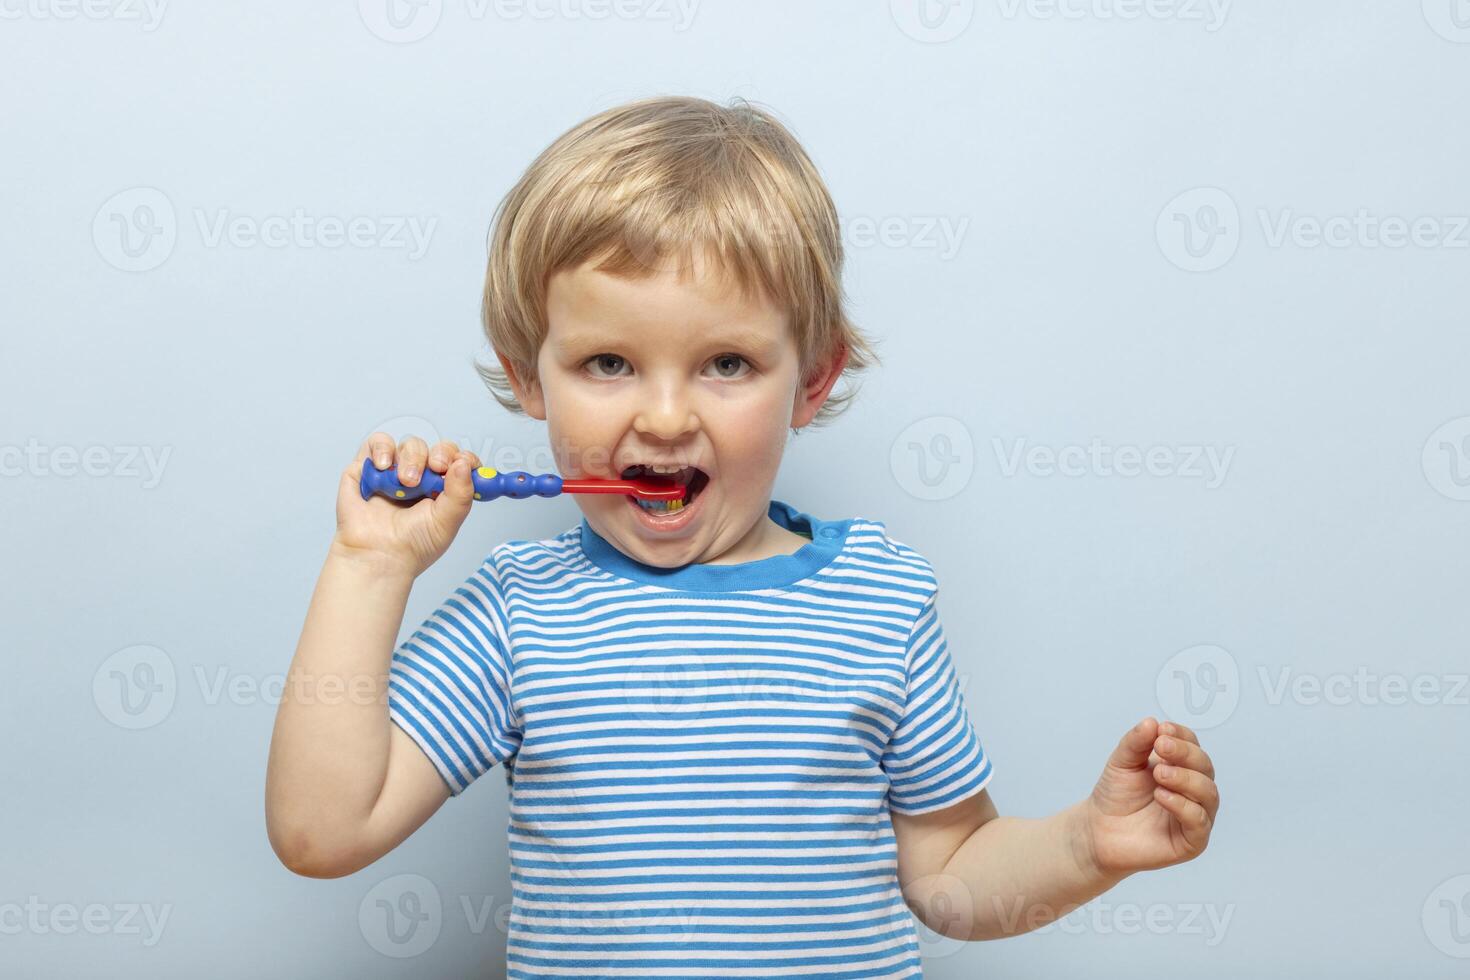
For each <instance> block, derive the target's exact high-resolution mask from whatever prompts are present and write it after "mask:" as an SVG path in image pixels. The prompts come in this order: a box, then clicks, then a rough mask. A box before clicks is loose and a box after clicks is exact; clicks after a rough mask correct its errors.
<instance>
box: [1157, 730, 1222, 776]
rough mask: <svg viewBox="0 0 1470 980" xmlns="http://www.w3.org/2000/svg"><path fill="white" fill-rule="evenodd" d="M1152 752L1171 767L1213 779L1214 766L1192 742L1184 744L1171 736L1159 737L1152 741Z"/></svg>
mask: <svg viewBox="0 0 1470 980" xmlns="http://www.w3.org/2000/svg"><path fill="white" fill-rule="evenodd" d="M1154 752H1155V753H1156V754H1157V755H1158V756H1159V758H1160V759H1161V760H1162V761H1164V762H1167V763H1170V764H1171V765H1176V766H1182V767H1183V768H1185V769H1196V770H1198V771H1200V772H1202V773H1204V774H1205V775H1206V776H1209V777H1210V778H1211V779H1214V778H1215V765H1214V763H1213V762H1211V761H1210V757H1209V755H1208V753H1206V752H1205V750H1204V749H1202V748H1200V746H1199V745H1198V744H1196V743H1194V742H1185V741H1181V740H1180V739H1178V738H1176V737H1174V736H1173V735H1160V736H1159V737H1158V738H1157V739H1155V740H1154Z"/></svg>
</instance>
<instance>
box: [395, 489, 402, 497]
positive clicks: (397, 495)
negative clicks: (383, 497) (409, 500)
mask: <svg viewBox="0 0 1470 980" xmlns="http://www.w3.org/2000/svg"><path fill="white" fill-rule="evenodd" d="M393 496H395V497H401V496H403V491H402V490H394V491H393Z"/></svg>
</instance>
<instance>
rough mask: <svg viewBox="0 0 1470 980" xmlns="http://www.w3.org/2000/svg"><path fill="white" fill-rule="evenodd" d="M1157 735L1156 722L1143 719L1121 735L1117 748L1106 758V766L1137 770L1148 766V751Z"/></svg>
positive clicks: (1150, 718) (1150, 719)
mask: <svg viewBox="0 0 1470 980" xmlns="http://www.w3.org/2000/svg"><path fill="white" fill-rule="evenodd" d="M1157 734H1158V722H1156V721H1155V720H1154V719H1153V718H1152V717H1149V718H1145V719H1143V721H1140V722H1139V723H1138V724H1136V725H1134V726H1133V727H1132V728H1130V729H1128V731H1127V732H1126V733H1125V734H1124V735H1123V737H1122V738H1121V739H1120V740H1119V741H1118V747H1117V748H1115V749H1113V754H1112V755H1110V756H1108V765H1110V766H1114V767H1116V768H1118V769H1129V770H1139V769H1143V768H1144V767H1145V766H1147V765H1148V754H1149V749H1150V748H1151V747H1152V746H1153V744H1154V738H1155V737H1156V736H1157Z"/></svg>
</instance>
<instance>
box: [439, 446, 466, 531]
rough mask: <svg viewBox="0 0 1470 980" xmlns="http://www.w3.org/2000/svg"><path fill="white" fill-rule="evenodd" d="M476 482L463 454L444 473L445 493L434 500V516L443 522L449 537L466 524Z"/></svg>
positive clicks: (456, 457) (452, 461)
mask: <svg viewBox="0 0 1470 980" xmlns="http://www.w3.org/2000/svg"><path fill="white" fill-rule="evenodd" d="M474 494H475V488H474V482H473V481H472V480H471V479H470V461H469V460H468V459H466V458H465V457H464V455H463V454H461V455H458V456H455V458H454V459H453V460H451V461H450V463H449V468H448V469H447V470H446V471H445V473H444V491H443V492H442V493H440V494H439V496H437V497H435V498H434V510H433V516H434V520H435V521H441V522H443V528H444V531H445V533H446V535H447V536H448V537H451V538H452V537H453V536H454V535H455V534H456V533H457V532H458V531H459V526H460V525H461V524H463V523H464V519H465V515H467V514H468V513H469V512H470V505H471V504H473V503H474V502H475V501H474Z"/></svg>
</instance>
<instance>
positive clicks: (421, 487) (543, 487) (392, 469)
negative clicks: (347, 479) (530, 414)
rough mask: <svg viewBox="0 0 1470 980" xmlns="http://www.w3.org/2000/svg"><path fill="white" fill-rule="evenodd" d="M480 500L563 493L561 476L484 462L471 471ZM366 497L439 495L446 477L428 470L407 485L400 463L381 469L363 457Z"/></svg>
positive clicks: (395, 498)
mask: <svg viewBox="0 0 1470 980" xmlns="http://www.w3.org/2000/svg"><path fill="white" fill-rule="evenodd" d="M470 482H471V483H473V484H474V490H475V499H476V500H496V499H498V498H500V497H513V498H515V499H517V500H520V499H522V498H524V497H555V496H556V495H557V494H559V493H561V477H559V476H557V475H556V474H555V473H540V474H534V473H526V472H524V471H522V470H514V471H512V472H509V473H501V472H498V471H497V470H494V469H492V468H491V467H489V466H482V467H480V468H479V469H477V470H475V471H473V472H472V473H470ZM359 489H360V490H361V491H362V499H363V500H367V499H369V498H370V497H372V496H373V495H374V494H376V495H378V496H380V497H387V498H388V499H389V500H403V501H409V500H420V499H422V498H424V497H437V496H439V494H441V493H443V492H444V477H442V476H440V475H439V474H438V473H435V472H434V471H433V470H424V473H423V475H422V476H421V477H420V478H419V483H418V486H416V487H406V486H404V485H403V484H402V483H399V482H398V467H396V466H389V467H388V468H387V469H386V470H380V469H378V468H377V466H376V465H374V463H373V461H372V459H371V458H368V459H364V460H363V461H362V480H361V481H360V483H359Z"/></svg>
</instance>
